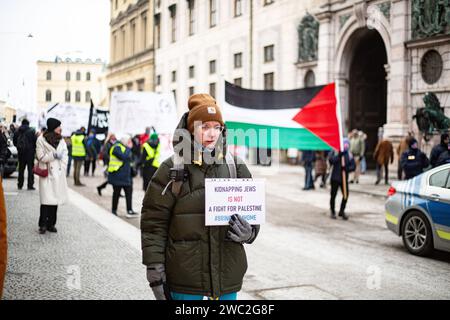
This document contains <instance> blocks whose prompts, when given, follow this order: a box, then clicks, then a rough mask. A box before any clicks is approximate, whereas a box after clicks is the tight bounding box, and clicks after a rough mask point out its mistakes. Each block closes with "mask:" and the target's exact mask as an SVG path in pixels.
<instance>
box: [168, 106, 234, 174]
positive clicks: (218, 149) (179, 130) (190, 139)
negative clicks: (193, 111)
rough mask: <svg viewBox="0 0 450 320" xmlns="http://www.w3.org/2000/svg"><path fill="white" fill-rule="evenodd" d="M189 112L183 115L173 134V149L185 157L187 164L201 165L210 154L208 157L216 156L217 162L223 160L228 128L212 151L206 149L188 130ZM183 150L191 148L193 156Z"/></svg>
mask: <svg viewBox="0 0 450 320" xmlns="http://www.w3.org/2000/svg"><path fill="white" fill-rule="evenodd" d="M188 115H189V112H186V113H184V114H183V116H182V117H181V119H180V121H179V123H178V125H177V127H176V129H175V133H174V136H173V141H172V144H173V150H174V152H175V153H178V154H180V156H182V157H183V160H184V163H185V164H190V163H195V164H198V165H201V164H202V163H203V158H204V157H205V156H206V154H208V157H213V158H215V163H217V162H218V161H221V160H222V159H223V158H224V157H225V154H226V152H227V142H226V141H227V139H226V138H227V128H226V126H224V130H223V131H222V134H221V135H220V137H219V139H218V140H217V143H216V146H215V148H214V149H213V150H212V151H209V150H207V149H205V148H204V147H203V146H202V145H200V144H199V143H197V142H196V141H195V140H194V136H193V135H192V134H191V133H190V131H189V130H188V125H187V119H188ZM183 150H190V151H191V152H190V155H191V157H190V158H189V157H186V156H185V155H184V153H183Z"/></svg>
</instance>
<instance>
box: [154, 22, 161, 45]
mask: <svg viewBox="0 0 450 320" xmlns="http://www.w3.org/2000/svg"><path fill="white" fill-rule="evenodd" d="M155 48H157V49H159V48H161V15H160V14H159V13H158V14H155Z"/></svg>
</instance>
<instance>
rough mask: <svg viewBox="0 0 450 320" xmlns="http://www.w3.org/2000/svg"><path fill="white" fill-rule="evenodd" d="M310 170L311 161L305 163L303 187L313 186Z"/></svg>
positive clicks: (309, 187) (311, 166) (310, 187)
mask: <svg viewBox="0 0 450 320" xmlns="http://www.w3.org/2000/svg"><path fill="white" fill-rule="evenodd" d="M312 170H313V165H312V163H305V189H313V188H314V183H313V176H312Z"/></svg>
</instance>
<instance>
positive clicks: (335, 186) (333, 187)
mask: <svg viewBox="0 0 450 320" xmlns="http://www.w3.org/2000/svg"><path fill="white" fill-rule="evenodd" d="M345 187H346V190H347V192H346V194H344V189H343V183H342V182H337V181H333V180H331V198H330V210H331V212H332V213H333V214H334V213H335V211H334V207H335V202H336V195H337V192H338V189H339V188H341V192H342V202H341V209H340V210H339V213H343V212H344V211H345V206H346V204H347V200H348V195H349V193H348V192H349V190H348V181H347V183H346V186H345Z"/></svg>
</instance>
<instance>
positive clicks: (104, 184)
mask: <svg viewBox="0 0 450 320" xmlns="http://www.w3.org/2000/svg"><path fill="white" fill-rule="evenodd" d="M107 186H108V180H106V181H105V182H103V183H102V184H101V185H99V186H98V187H97V188H99V189H101V190H103V189H105V188H106V187H107Z"/></svg>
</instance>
